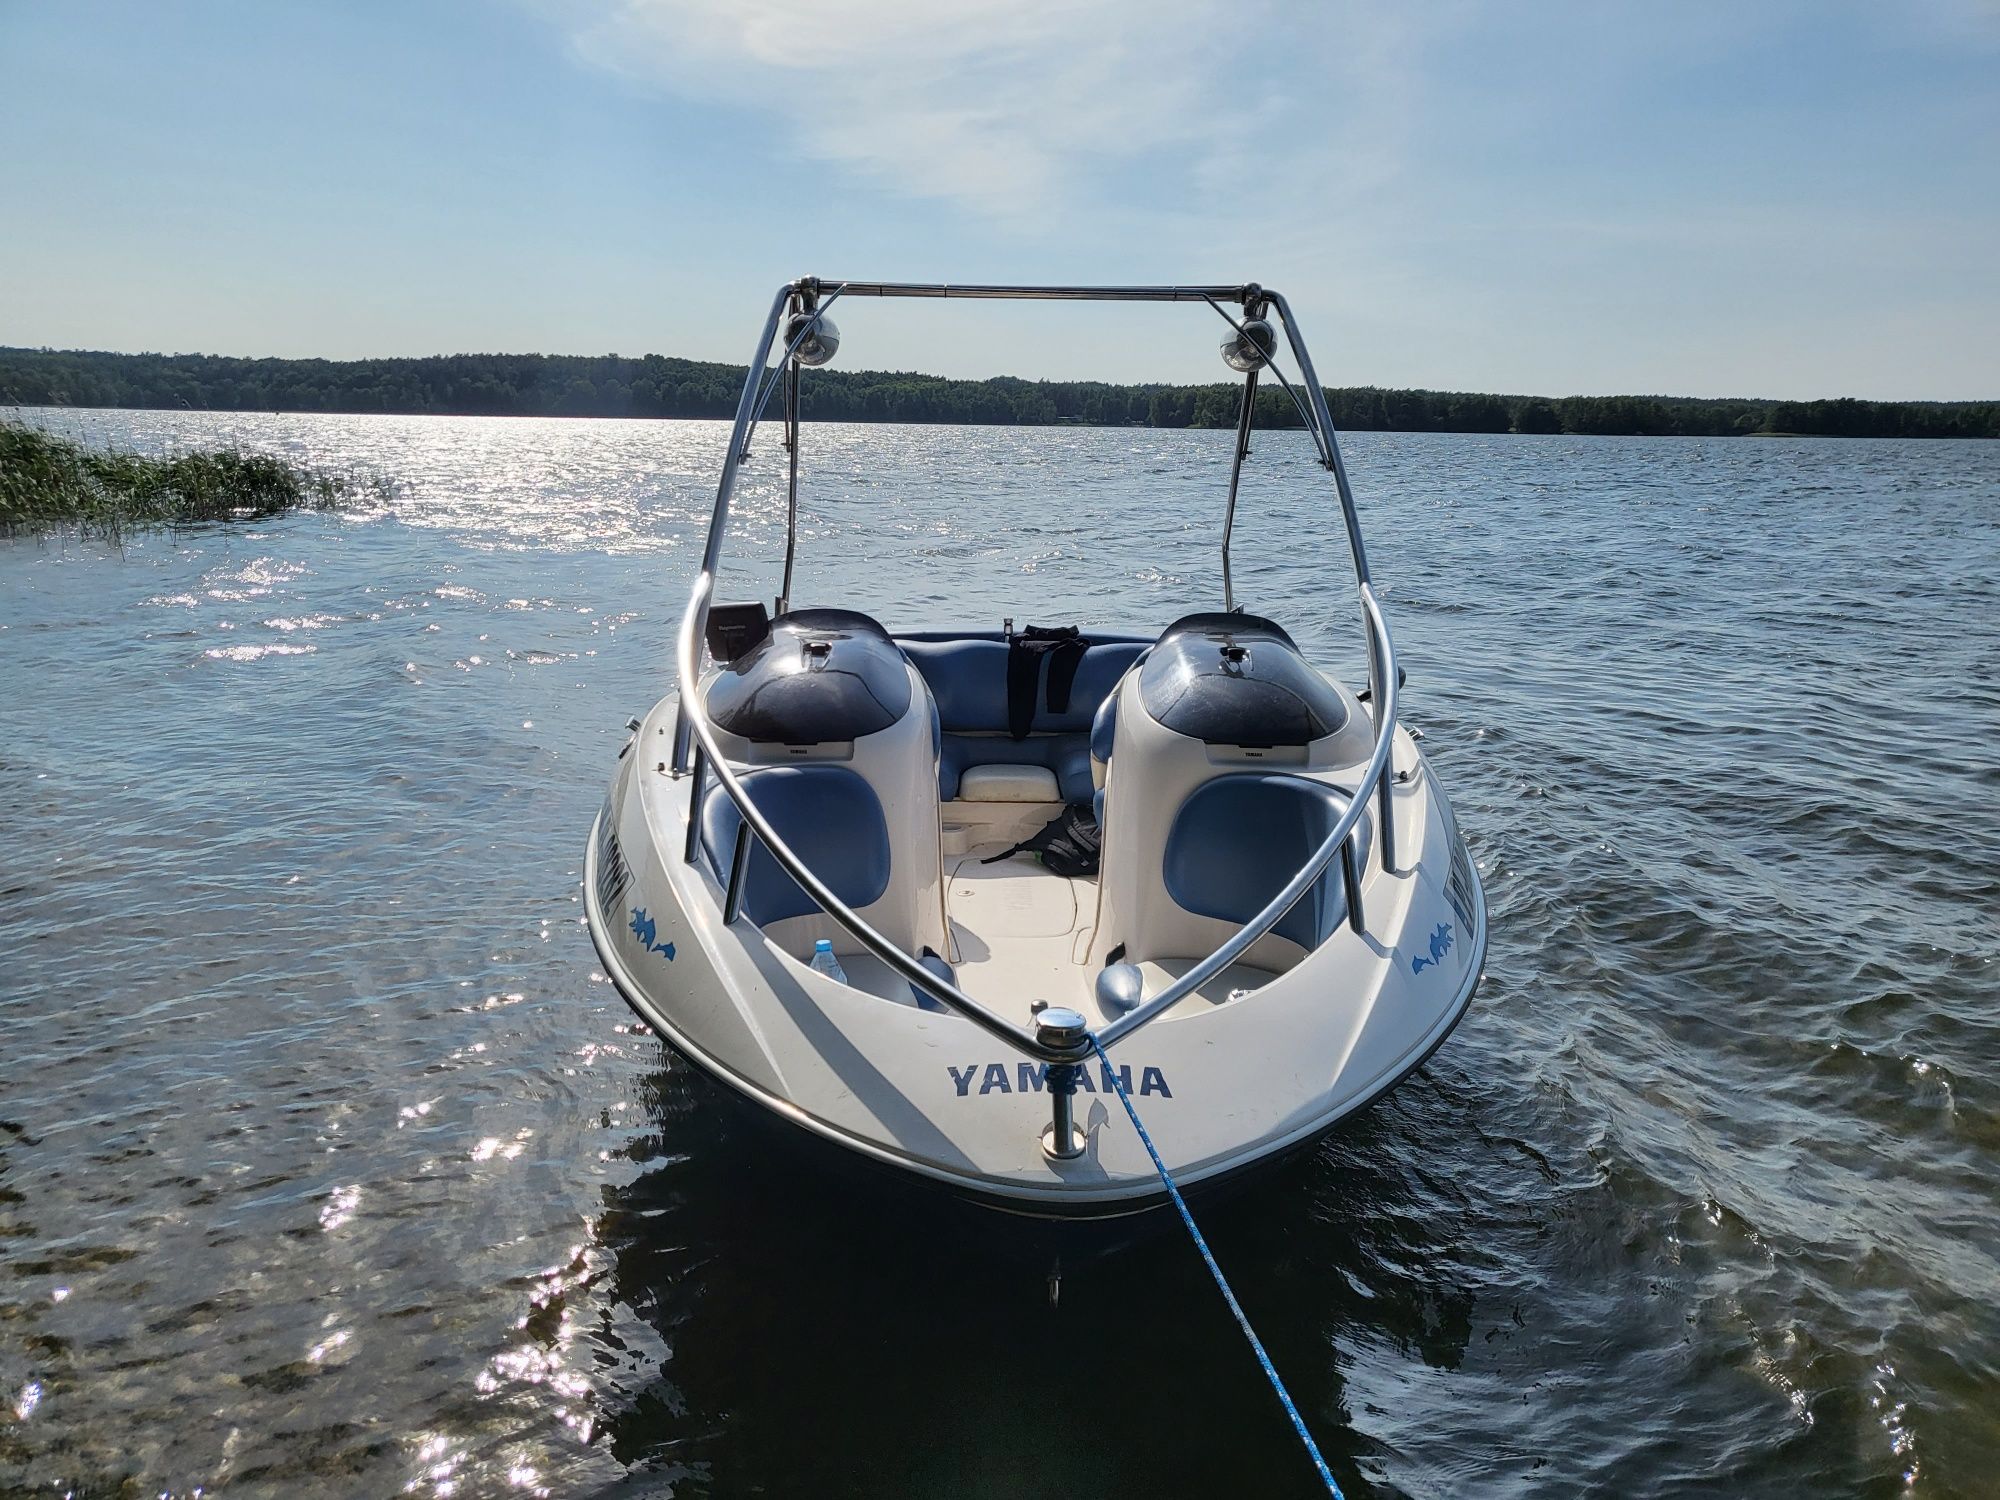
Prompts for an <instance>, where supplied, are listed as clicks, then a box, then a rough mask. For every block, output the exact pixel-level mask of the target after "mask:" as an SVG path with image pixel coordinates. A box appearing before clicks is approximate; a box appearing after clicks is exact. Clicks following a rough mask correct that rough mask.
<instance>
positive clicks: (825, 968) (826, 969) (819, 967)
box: [811, 938, 847, 984]
mask: <svg viewBox="0 0 2000 1500" xmlns="http://www.w3.org/2000/svg"><path fill="white" fill-rule="evenodd" d="M811 968H812V970H813V972H814V973H816V974H824V975H825V976H826V977H827V978H828V979H831V980H832V981H833V982H834V983H835V984H845V983H847V971H846V970H844V969H842V968H841V967H840V960H839V959H837V958H835V957H834V956H833V944H832V943H831V942H829V941H828V940H827V939H825V938H821V939H820V940H819V941H818V942H816V943H814V944H813V956H812V964H811Z"/></svg>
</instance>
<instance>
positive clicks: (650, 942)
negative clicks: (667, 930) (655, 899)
mask: <svg viewBox="0 0 2000 1500" xmlns="http://www.w3.org/2000/svg"><path fill="white" fill-rule="evenodd" d="M632 936H634V937H635V938H637V939H638V940H639V942H640V945H641V946H642V947H644V948H645V950H646V951H647V952H648V953H664V954H665V955H666V956H667V962H668V963H672V962H673V961H674V945H673V944H672V943H663V942H661V941H660V940H659V937H660V928H659V924H658V923H656V922H655V921H654V920H653V919H652V918H651V917H649V916H647V915H646V908H645V907H643V906H635V907H633V908H632Z"/></svg>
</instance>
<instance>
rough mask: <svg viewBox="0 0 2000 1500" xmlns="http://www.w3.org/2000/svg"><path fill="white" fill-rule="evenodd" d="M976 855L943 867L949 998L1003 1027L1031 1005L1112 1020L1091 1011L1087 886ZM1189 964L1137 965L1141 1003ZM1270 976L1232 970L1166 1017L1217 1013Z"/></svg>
mask: <svg viewBox="0 0 2000 1500" xmlns="http://www.w3.org/2000/svg"><path fill="white" fill-rule="evenodd" d="M1007 847H1008V845H1007V844H1005V843H997V842H996V843H990V844H980V845H976V846H974V847H973V848H971V849H970V850H968V851H967V852H966V853H964V854H961V855H957V856H955V857H953V858H952V859H951V860H950V861H949V863H950V873H949V875H948V876H947V879H946V884H945V913H946V915H947V916H948V917H949V918H950V921H951V941H952V948H953V952H952V955H951V960H952V965H953V967H954V969H955V970H956V972H957V976H958V984H959V988H961V989H962V990H964V991H965V993H966V994H968V995H970V996H971V997H972V998H973V999H975V1000H979V1001H982V1002H984V1003H985V1004H987V1005H989V1006H991V1007H992V1008H993V1009H994V1010H996V1011H998V1012H1000V1013H1001V1014H1002V1015H1004V1016H1007V1017H1009V1018H1010V1019H1015V1020H1019V1021H1022V1022H1026V1021H1028V1020H1029V1019H1030V1016H1031V1014H1032V1012H1031V1006H1032V1005H1033V1002H1035V1001H1037V1000H1046V1001H1047V1002H1048V1003H1049V1004H1051V1005H1067V1006H1070V1007H1071V1008H1073V1009H1075V1010H1078V1011H1081V1012H1082V1013H1083V1014H1084V1015H1085V1016H1087V1017H1089V1018H1091V1020H1092V1021H1093V1022H1103V1021H1108V1020H1111V1019H1113V1017H1112V1016H1111V1015H1108V1014H1106V1013H1105V1012H1104V1011H1103V1010H1102V1008H1101V1007H1100V1006H1099V1005H1098V1003H1097V995H1096V980H1097V970H1096V968H1095V967H1094V966H1093V965H1092V964H1091V963H1090V940H1091V935H1092V928H1093V927H1094V926H1095V925H1096V922H1097V882H1096V881H1095V880H1094V879H1091V878H1090V877H1088V876H1064V875H1058V874H1056V873H1055V871H1053V870H1051V869H1049V868H1048V866H1046V865H1044V864H1042V863H1041V861H1039V860H1038V859H1036V858H1035V857H1034V856H1033V855H1032V854H1015V855H1010V856H1009V857H1008V858H1006V859H1002V860H997V861H995V862H994V863H992V864H985V863H982V861H983V860H984V859H986V858H988V857H990V856H992V855H995V854H998V853H1000V851H1001V850H1003V849H1005V848H1007ZM1194 962H1195V960H1193V959H1163V960H1160V961H1157V962H1142V963H1141V964H1140V965H1139V970H1140V972H1141V973H1142V974H1143V975H1145V979H1146V985H1145V988H1146V993H1148V994H1157V993H1158V992H1159V991H1160V990H1162V989H1165V988H1166V986H1167V985H1168V984H1169V983H1171V982H1172V981H1173V980H1175V979H1177V978H1179V977H1180V976H1181V975H1182V974H1184V973H1186V972H1187V970H1188V969H1190V968H1192V967H1193V965H1194ZM1272 977H1273V976H1272V975H1271V974H1270V973H1269V972H1268V971H1266V970H1264V969H1254V968H1251V967H1250V966H1249V965H1247V964H1232V965H1231V966H1230V967H1229V968H1227V969H1225V970H1223V972H1222V973H1220V974H1218V975H1216V977H1215V978H1213V979H1211V980H1210V981H1209V982H1208V983H1207V984H1205V985H1203V986H1202V987H1201V988H1200V989H1199V990H1197V991H1196V992H1195V993H1194V994H1193V995H1190V996H1189V997H1188V998H1187V1000H1186V1001H1184V1002H1183V1003H1182V1005H1181V1006H1179V1007H1177V1008H1176V1012H1169V1014H1170V1015H1171V1014H1175V1013H1177V1012H1178V1013H1188V1012H1192V1011H1194V1010H1197V1009H1200V1008H1201V1007H1202V1005H1203V1004H1204V1002H1206V1004H1208V1005H1219V1004H1222V1003H1224V1002H1226V1001H1227V1000H1228V998H1229V997H1230V995H1231V994H1232V993H1240V992H1241V991H1244V990H1251V989H1255V988H1257V987H1258V986H1259V985H1261V984H1264V983H1266V982H1267V981H1269V980H1270V979H1271V978H1272Z"/></svg>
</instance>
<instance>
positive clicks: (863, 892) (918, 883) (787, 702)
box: [701, 609, 947, 956]
mask: <svg viewBox="0 0 2000 1500" xmlns="http://www.w3.org/2000/svg"><path fill="white" fill-rule="evenodd" d="M703 691H704V693H705V694H706V701H707V705H708V712H709V717H710V720H711V722H712V723H713V725H714V728H715V733H716V738H717V741H718V743H719V744H720V745H721V747H722V749H723V752H724V754H726V755H727V756H728V758H729V762H730V765H731V766H732V767H733V768H734V769H735V770H736V772H737V774H738V775H739V776H740V777H741V778H742V781H743V786H744V789H745V791H746V792H748V794H749V796H750V799H751V801H752V802H754V803H755V804H756V806H757V809H758V811H760V812H762V813H763V814H764V815H765V816H766V817H767V818H769V819H770V820H771V822H772V824H773V826H774V827H775V828H776V829H777V831H778V834H779V836H780V837H782V838H783V839H784V840H785V842H786V843H787V844H789V845H790V846H791V848H792V849H793V850H794V851H796V852H797V853H798V854H799V856H800V857H801V858H802V859H803V860H804V861H805V863H806V865H807V867H808V868H810V869H811V870H812V871H813V873H814V874H816V875H817V876H819V878H820V879H821V880H823V881H825V882H826V883H827V884H828V885H829V886H830V887H831V888H832V889H833V891H834V894H836V895H837V896H839V897H840V899H841V900H842V901H844V902H845V903H847V904H848V905H849V906H851V907H853V908H854V910H855V911H856V912H858V913H859V914H860V915H861V916H863V917H864V918H866V919H867V921H868V922H869V924H870V925H871V926H873V927H874V928H875V929H876V930H877V931H879V932H881V933H882V934H883V935H884V936H885V937H887V938H888V939H889V940H890V941H891V942H893V943H896V944H897V945H898V946H900V947H902V948H903V949H904V950H905V951H906V952H910V953H921V952H923V951H924V950H925V949H926V948H929V949H932V950H935V951H937V952H943V951H945V950H946V931H947V929H946V925H945V916H944V886H943V881H942V878H941V874H940V858H939V847H938V830H939V817H938V782H937V773H936V769H935V767H936V739H935V733H936V731H935V728H934V725H935V719H936V715H935V712H934V710H933V707H932V704H931V696H930V689H929V688H928V687H927V686H926V685H925V683H924V679H923V678H922V676H920V675H919V674H918V672H917V670H916V669H915V668H914V667H913V666H911V664H910V662H909V661H908V659H907V658H905V657H904V655H903V654H902V652H901V651H900V650H898V649H897V647H896V645H895V643H894V642H893V641H891V640H890V639H889V636H888V634H887V632H885V631H884V630H883V629H882V627H881V626H880V625H879V624H877V623H876V622H875V621H874V620H872V619H870V618H869V617H868V616H866V615H863V614H858V613H855V612H854V611H851V610H836V609H814V610H797V611H794V612H792V613H790V614H786V615H781V616H779V617H778V618H777V619H776V620H774V621H772V622H771V629H770V634H769V635H768V636H767V637H766V638H765V640H764V641H763V642H762V643H760V644H759V645H757V646H756V647H754V648H752V649H751V650H749V651H747V652H745V653H744V654H743V655H742V656H739V657H737V658H736V659H735V660H733V661H731V662H728V663H726V664H725V665H723V666H721V667H719V668H718V669H716V670H715V671H714V672H712V673H710V674H709V676H708V678H707V679H706V681H705V683H704V685H703ZM741 825H742V818H741V815H740V814H739V813H738V812H737V810H736V807H735V805H734V804H733V803H732V802H731V801H730V800H729V797H728V795H727V794H726V793H724V792H723V791H722V789H721V788H720V787H716V786H713V785H711V786H710V788H709V790H708V792H707V794H706V796H705V797H704V799H703V802H702V813H701V851H702V853H703V855H704V856H705V858H706V860H707V862H708V865H709V868H710V870H711V872H712V873H713V874H714V876H715V878H716V880H717V882H718V883H719V884H721V885H722V886H724V887H726V886H727V885H728V882H729V870H730V862H731V860H732V859H733V857H734V854H735V848H736V840H737V838H738V837H739V835H740V833H741ZM744 880H745V883H744V890H743V907H742V916H743V918H745V919H747V920H748V921H750V922H752V923H755V924H756V925H757V926H759V927H761V928H763V930H764V933H765V935H766V936H767V937H769V938H770V939H771V940H772V941H773V942H774V943H776V944H777V945H778V946H779V947H780V948H782V949H784V950H785V951H786V952H788V953H791V954H793V955H794V956H803V955H805V954H808V953H810V952H811V951H812V946H813V943H814V942H815V941H816V940H817V939H819V938H828V939H831V940H832V943H833V950H834V952H835V953H837V954H841V955H849V954H853V953H858V952H860V951H862V950H861V948H860V945H859V944H858V943H856V942H855V940H854V939H853V937H852V936H850V935H849V933H848V932H847V930H846V929H845V928H844V927H841V926H839V925H838V924H836V923H835V922H833V921H832V920H831V919H830V918H828V917H827V916H826V915H825V914H824V913H823V912H821V911H820V909H819V907H818V905H817V904H816V903H815V902H814V901H813V900H812V898H811V897H810V896H808V895H807V894H806V893H805V891H804V889H802V888H801V887H800V886H799V884H798V882H796V881H795V880H793V879H792V878H791V876H789V875H787V874H786V873H785V872H784V871H783V870H782V869H780V868H779V867H778V864H777V862H776V861H775V860H773V859H772V858H771V857H770V855H769V853H768V852H767V851H765V850H764V849H762V848H761V847H760V848H757V849H755V850H753V851H752V852H751V855H750V861H749V864H748V866H747V867H746V870H745V876H744Z"/></svg>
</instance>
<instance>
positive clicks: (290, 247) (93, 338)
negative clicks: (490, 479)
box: [0, 0, 2000, 398]
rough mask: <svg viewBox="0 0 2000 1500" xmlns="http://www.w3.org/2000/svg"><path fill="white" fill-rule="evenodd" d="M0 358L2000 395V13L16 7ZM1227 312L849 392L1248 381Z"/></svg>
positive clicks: (279, 1)
mask: <svg viewBox="0 0 2000 1500" xmlns="http://www.w3.org/2000/svg"><path fill="white" fill-rule="evenodd" d="M0 132H4V135H3V136H0V139H4V141H5V143H6V149H5V150H4V152H0V204H3V205H5V211H4V223H5V229H4V231H3V232H0V343H13V344H51V345H57V346H62V347H90V348H111V349H162V350H180V351H192V350H201V351H209V352H219V353H232V354H283V355H308V354H317V355H326V356H329V357H335V358H340V357H353V356H361V355H382V354H425V353H436V352H449V351H465V350H547V351H557V352H567V353H603V352H607V351H617V352H621V353H642V352H647V351H659V352H665V353H675V354H685V355H689V356H692V357H696V358H713V359H730V360H738V361H740V360H741V359H742V358H744V357H745V355H746V354H747V353H748V346H749V343H750V341H751V340H752V339H753V337H754V335H755V333H756V329H757V325H758V323H759V322H760V320H761V317H762V313H763V309H764V306H765V304H766V302H767V300H768V297H769V295H770V292H771V290H772V289H773V288H774V287H775V286H776V284H777V283H779V282H780V281H783V280H785V279H786V278H788V277H790V276H793V275H797V274H801V273H806V272H810V273H813V274H818V275H826V276H840V275H853V276H866V277H879V278H892V277H897V278H908V279H913V280H925V281H938V280H946V281H997V280H1019V281H1030V280H1055V281H1137V280H1160V281H1216V282H1234V281H1239V280H1246V279H1257V280H1262V281H1264V282H1266V283H1267V284H1270V285H1274V286H1280V287H1283V288H1284V289H1285V290H1286V291H1287V292H1288V293H1289V295H1290V296H1291V298H1292V301H1293V303H1294V306H1295V308H1296V309H1297V311H1298V313H1299V315H1300V318H1301V321H1302V322H1303V324H1304V326H1305V329H1306V331H1307V333H1308V335H1309V336H1310V337H1311V339H1312V342H1313V347H1314V351H1315V355H1316V358H1317V363H1318V364H1319V367H1320V373H1321V375H1322V377H1323V378H1325V379H1326V380H1327V381H1328V382H1330V383H1333V384H1363V383H1369V384H1380V385H1428V386H1435V387H1445V388H1455V389H1475V390H1504V391H1528V392H1538V393H1547V394H1567V393H1571V392H1669V393H1685V394H1698V395H1732V394H1741V395H1770V396H1791V397H1808V396H1820V395H1862V396H1876V397H1923V398H1953V397H1985V398H1991V397H1994V396H2000V273H1997V272H1996V268H2000V4H1996V3H1994V0H1924V3H1901V0H1872V3H1857V4H1844V3H1839V0H1812V3H1798V4H1792V3H1786V0H1735V3H1731V4H1705V3H1699V0H1689V3H1679V4H1671V5H1663V4H1657V3H1655V4H1623V3H1615V0H1596V3H1583V0H1576V3H1571V0H1547V3H1526V4H1523V3H1515V4H1506V5H1501V4H1487V5H1481V4H1465V3H1448V0H1437V3H1422V4H1418V3H1386V0H1385V3H1380V4H1374V3H1370V4H1356V3H1342V0H1313V3H1293V4H1289V5H1286V4H1277V3H1265V0H1151V3H1147V4H1129V3H1123V0H1110V3H1098V4H1086V5H1077V4H1074V3H1071V0H955V3H953V0H815V3H807V0H397V3H390V0H343V3H340V4H331V5H309V4H304V3H293V0H251V3H224V0H191V3H186V4H173V5H161V4H157V3H129V4H113V3H100V0H67V3H64V4H61V5H47V4H34V3H32V0H0ZM1214 321H1215V320H1214V318H1213V315H1211V314H1209V313H1208V312H1207V311H1206V310H1205V309H1199V308H1193V309H1163V308H1140V309H1133V308H1100V309H1089V310H1084V311H1081V312H1079V311H1078V310H1075V309H1069V308H1051V307H1027V308H1022V307H1001V306H992V305H983V304H952V305H950V306H948V307H941V306H938V305H935V304H925V305H910V304H893V303H892V304H872V305H865V306H864V305H856V304H850V305H849V307H848V309H847V311H846V312H845V314H844V315H843V316H842V317H841V322H842V327H843V332H844V334H845V339H846V342H845V346H844V348H843V351H842V355H841V362H842V363H843V364H846V365H850V366H853V367H868V368H892V369H925V370H934V371H941V372H944V373H948V374H957V375H988V374H1003V373H1004V374H1022V375H1030V376H1035V375H1049V376H1096V377H1102V378H1107V379H1143V378H1153V379H1173V380H1208V379H1216V378H1221V377H1222V375H1223V373H1224V372H1223V369H1222V366H1221V364H1220V363H1219V361H1217V359H1216V358H1215V353H1214V345H1215V342H1216V337H1215V334H1216V330H1215V329H1214V328H1213V327H1211V326H1210V325H1211V324H1213V323H1214Z"/></svg>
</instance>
